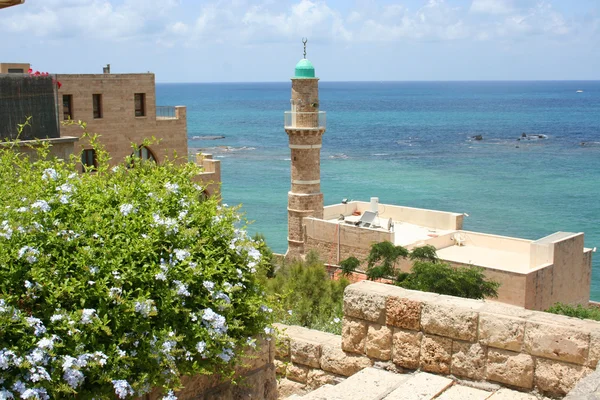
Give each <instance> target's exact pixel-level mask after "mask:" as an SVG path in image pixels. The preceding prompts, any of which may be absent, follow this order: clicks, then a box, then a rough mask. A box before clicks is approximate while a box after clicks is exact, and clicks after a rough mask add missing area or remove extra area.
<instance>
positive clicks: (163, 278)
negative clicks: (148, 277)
mask: <svg viewBox="0 0 600 400" xmlns="http://www.w3.org/2000/svg"><path fill="white" fill-rule="evenodd" d="M154 279H156V280H157V281H166V280H167V275H165V273H164V272H159V273H158V274H156V275H154Z"/></svg>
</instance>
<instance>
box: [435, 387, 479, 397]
mask: <svg viewBox="0 0 600 400" xmlns="http://www.w3.org/2000/svg"><path fill="white" fill-rule="evenodd" d="M488 397H490V392H488V391H486V390H481V389H475V388H472V387H468V386H461V385H454V386H452V387H451V388H450V389H448V390H446V391H445V392H444V393H442V394H441V395H440V396H439V397H436V399H437V400H485V399H487V398H488Z"/></svg>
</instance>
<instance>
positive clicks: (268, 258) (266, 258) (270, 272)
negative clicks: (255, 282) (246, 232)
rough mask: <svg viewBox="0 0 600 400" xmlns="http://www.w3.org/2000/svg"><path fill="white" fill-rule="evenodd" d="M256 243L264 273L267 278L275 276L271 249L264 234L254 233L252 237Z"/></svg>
mask: <svg viewBox="0 0 600 400" xmlns="http://www.w3.org/2000/svg"><path fill="white" fill-rule="evenodd" d="M252 240H254V243H255V244H256V248H257V249H258V251H260V254H261V256H262V260H263V265H264V274H265V275H266V277H267V278H273V277H274V276H275V265H273V251H271V248H270V247H269V246H268V245H267V241H266V239H265V236H264V235H263V234H262V233H256V234H255V235H254V237H253V238H252Z"/></svg>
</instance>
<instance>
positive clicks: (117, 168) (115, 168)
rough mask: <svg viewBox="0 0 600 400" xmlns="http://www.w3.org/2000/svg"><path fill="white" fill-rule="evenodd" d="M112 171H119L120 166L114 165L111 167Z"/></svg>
mask: <svg viewBox="0 0 600 400" xmlns="http://www.w3.org/2000/svg"><path fill="white" fill-rule="evenodd" d="M111 171H112V172H113V173H117V172H119V166H118V165H117V166H114V167H112V168H111Z"/></svg>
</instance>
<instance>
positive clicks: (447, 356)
mask: <svg viewBox="0 0 600 400" xmlns="http://www.w3.org/2000/svg"><path fill="white" fill-rule="evenodd" d="M451 357H452V340H451V339H448V338H444V337H441V336H433V335H424V336H423V339H422V340H421V354H420V360H419V365H420V367H421V369H422V370H423V371H428V372H434V373H437V374H449V373H450V360H451Z"/></svg>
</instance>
